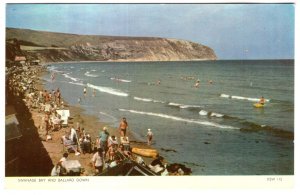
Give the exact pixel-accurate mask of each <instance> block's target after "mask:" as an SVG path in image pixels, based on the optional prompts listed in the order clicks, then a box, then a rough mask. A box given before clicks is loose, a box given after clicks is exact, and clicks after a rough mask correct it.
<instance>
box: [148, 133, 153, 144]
mask: <svg viewBox="0 0 300 195" xmlns="http://www.w3.org/2000/svg"><path fill="white" fill-rule="evenodd" d="M152 138H153V133H152V131H151V129H148V132H147V143H148V145H149V146H150V145H151V144H152Z"/></svg>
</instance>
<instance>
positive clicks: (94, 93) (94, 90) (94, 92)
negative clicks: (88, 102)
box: [93, 89, 96, 97]
mask: <svg viewBox="0 0 300 195" xmlns="http://www.w3.org/2000/svg"><path fill="white" fill-rule="evenodd" d="M93 96H94V97H96V89H93Z"/></svg>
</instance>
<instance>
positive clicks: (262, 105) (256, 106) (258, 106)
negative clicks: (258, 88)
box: [253, 103, 265, 108]
mask: <svg viewBox="0 0 300 195" xmlns="http://www.w3.org/2000/svg"><path fill="white" fill-rule="evenodd" d="M253 106H254V107H255V108H263V107H264V106H265V105H264V104H261V103H255V104H253Z"/></svg>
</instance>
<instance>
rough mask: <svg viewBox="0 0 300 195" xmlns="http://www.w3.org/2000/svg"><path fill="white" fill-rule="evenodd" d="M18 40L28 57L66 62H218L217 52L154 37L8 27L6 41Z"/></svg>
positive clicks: (186, 42) (179, 41) (186, 43)
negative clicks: (101, 34) (99, 34)
mask: <svg viewBox="0 0 300 195" xmlns="http://www.w3.org/2000/svg"><path fill="white" fill-rule="evenodd" d="M13 39H17V40H18V42H19V44H20V47H21V50H22V51H24V52H26V55H27V57H28V58H38V59H40V60H41V61H42V62H63V61H180V60H216V59H217V57H216V55H215V53H214V51H213V50H212V49H211V48H209V47H207V46H204V45H201V44H197V43H193V42H190V41H184V40H176V39H166V38H152V37H114V36H97V35H76V34H64V33H54V32H44V31H34V30H28V29H15V28H6V40H13Z"/></svg>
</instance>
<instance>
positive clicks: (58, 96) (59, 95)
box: [56, 88, 61, 106]
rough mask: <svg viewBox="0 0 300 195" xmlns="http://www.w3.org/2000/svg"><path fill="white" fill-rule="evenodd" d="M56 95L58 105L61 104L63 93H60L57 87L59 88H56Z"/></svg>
mask: <svg viewBox="0 0 300 195" xmlns="http://www.w3.org/2000/svg"><path fill="white" fill-rule="evenodd" d="M56 97H57V101H58V105H59V106H60V99H61V94H60V91H59V88H57V90H56Z"/></svg>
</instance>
